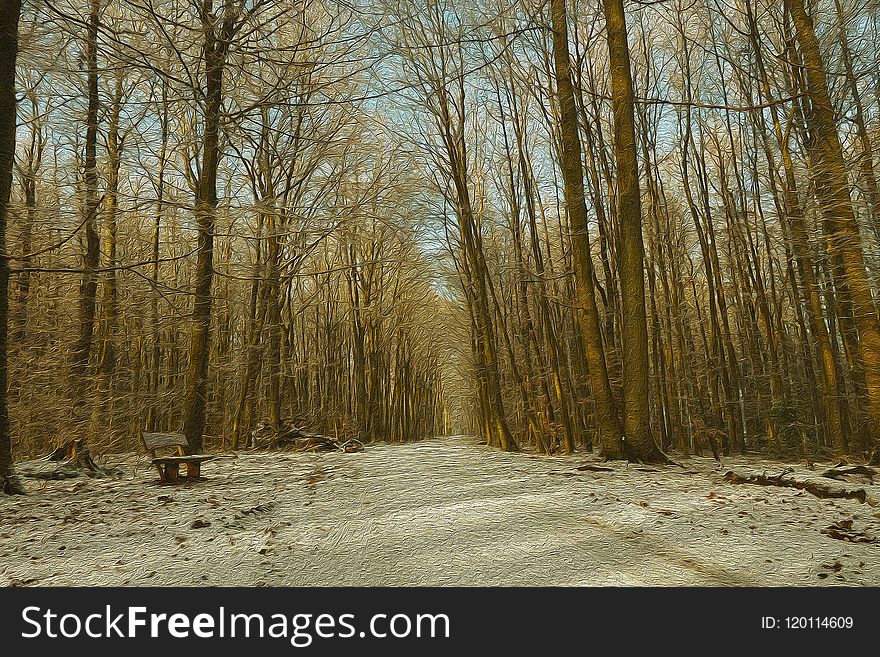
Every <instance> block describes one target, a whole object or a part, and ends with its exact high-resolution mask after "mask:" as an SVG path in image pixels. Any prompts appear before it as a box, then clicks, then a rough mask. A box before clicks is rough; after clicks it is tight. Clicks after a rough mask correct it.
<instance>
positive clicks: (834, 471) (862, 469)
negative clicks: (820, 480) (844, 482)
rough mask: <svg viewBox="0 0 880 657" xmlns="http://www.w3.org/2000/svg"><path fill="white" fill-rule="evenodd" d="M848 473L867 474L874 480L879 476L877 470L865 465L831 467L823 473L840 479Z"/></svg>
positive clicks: (830, 477)
mask: <svg viewBox="0 0 880 657" xmlns="http://www.w3.org/2000/svg"><path fill="white" fill-rule="evenodd" d="M846 475H865V476H866V477H868V478H869V479H872V480H873V478H874V477H876V476H877V471H876V470H874V469H873V468H869V467H867V466H864V465H853V466H850V467H848V468H840V467H833V468H829V469H828V470H826V471H825V472H823V473H822V476H823V477H828V478H829V479H840V478H841V477H844V476H846Z"/></svg>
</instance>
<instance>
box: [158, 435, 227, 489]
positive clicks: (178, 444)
mask: <svg viewBox="0 0 880 657" xmlns="http://www.w3.org/2000/svg"><path fill="white" fill-rule="evenodd" d="M141 436H142V437H143V440H144V447H145V448H146V450H147V451H148V452H149V453H150V456H152V457H153V465H155V466H156V469H157V470H158V471H159V479H160V480H161V481H162V482H163V483H169V484H174V483H177V482H178V481H179V475H180V464H181V463H182V464H184V465H185V466H186V478H187V479H198V478H199V477H200V476H201V467H202V463H203V462H204V461H210V460H212V459H214V458H216V457H214V456H209V455H208V454H190V455H187V454H186V453H185V452H184V448H186V447H188V446H189V443H188V442H187V440H186V436H184V435H183V434H181V433H149V432H147V431H144V432H143V433H142V434H141ZM163 447H175V448H177V455H176V456H156V450H157V449H161V448H163Z"/></svg>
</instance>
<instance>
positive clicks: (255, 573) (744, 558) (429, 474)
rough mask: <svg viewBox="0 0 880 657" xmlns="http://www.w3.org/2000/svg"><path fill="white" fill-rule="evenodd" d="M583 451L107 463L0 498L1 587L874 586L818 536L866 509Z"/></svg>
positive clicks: (866, 525)
mask: <svg viewBox="0 0 880 657" xmlns="http://www.w3.org/2000/svg"><path fill="white" fill-rule="evenodd" d="M589 459H590V457H589V456H588V455H585V454H579V455H575V456H571V457H550V458H548V457H539V456H532V455H524V454H504V453H501V452H498V451H495V450H492V449H489V448H486V447H484V446H480V445H477V444H476V443H475V441H474V440H473V439H470V438H465V437H453V438H446V439H437V440H430V441H423V442H419V443H413V444H408V445H380V446H375V447H370V448H368V449H367V450H366V451H365V452H361V453H357V454H341V453H321V454H306V453H277V452H276V453H242V454H239V455H238V457H237V458H235V459H222V460H218V461H213V462H211V463H207V464H205V465H204V466H203V474H204V475H206V477H207V479H206V480H204V481H200V482H198V483H195V484H183V485H179V486H160V485H158V483H156V481H157V476H156V472H155V470H153V469H152V468H151V467H150V466H149V464H148V463H147V461H146V460H145V457H141V458H140V461H139V464H138V468H137V470H136V472H135V469H134V467H133V466H134V457H133V456H132V455H129V456H127V457H123V456H120V457H117V458H115V459H114V458H111V459H110V460H109V463H110V464H112V465H119V466H120V467H122V468H123V469H124V471H125V472H126V475H125V476H124V477H123V478H121V479H88V478H85V477H82V476H81V477H78V478H75V479H68V480H64V481H50V482H45V483H44V482H41V481H38V480H35V479H27V480H26V483H27V486H28V489H29V491H30V495H28V496H27V497H14V498H9V497H0V585H6V586H8V585H16V584H18V585H21V584H32V585H144V586H160V585H173V584H181V585H192V586H203V585H209V586H210V585H244V586H251V585H269V586H274V585H296V586H318V585H466V586H467V585H501V586H507V585H517V586H522V585H525V586H532V585H734V586H737V585H777V586H778V585H817V584H863V585H864V584H867V585H873V586H876V585H880V544H877V543H873V544H870V543H850V542H844V541H841V540H835V539H832V538H830V537H828V536H826V535H824V534H822V533H820V530H821V529H822V528H824V527H827V526H829V525H831V524H832V523H834V522H838V521H840V520H846V519H850V520H853V523H854V524H853V527H854V528H857V529H859V530H861V531H864V532H865V533H866V534H868V535H871V536H877V535H878V534H880V513H878V511H880V509H878V508H876V507H871V506H868V505H866V504H860V503H859V502H857V501H855V500H820V499H818V498H816V497H814V496H812V495H811V494H809V493H807V492H804V491H799V490H795V489H791V488H767V487H762V486H752V485H733V484H728V483H725V482H724V481H723V480H722V476H721V475H722V473H723V470H719V469H718V468H716V464H715V463H714V461H712V460H711V459H707V458H703V459H700V458H692V459H688V460H686V461H683V465H684V466H685V468H684V469H682V468H678V467H673V466H670V467H663V468H638V467H636V466H632V465H629V466H627V465H625V464H622V463H614V464H611V467H613V469H614V471H613V472H597V471H591V470H577V469H576V468H577V467H578V466H580V465H582V464H584V463H586V462H588V460H589ZM744 463H746V462H745V461H739V460H737V459H729V462H727V463H726V464H725V465H728V466H732V465H737V464H744ZM755 463H756V462H755V461H754V460H750V461H748V464H749V465H752V466H754V464H755ZM32 465H33V464H22V467H25V468H26V467H28V466H32ZM766 467H767V468H768V470H769V471H778V470H779V468H780V466H779V465H774V464H769V463H768V464H766ZM871 488H873V489H874V490H876V489H877V488H878V487H877V486H872V487H871Z"/></svg>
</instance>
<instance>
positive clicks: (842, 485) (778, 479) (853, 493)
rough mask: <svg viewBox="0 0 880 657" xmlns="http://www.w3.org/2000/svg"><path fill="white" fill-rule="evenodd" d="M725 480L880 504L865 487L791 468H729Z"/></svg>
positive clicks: (733, 482) (823, 496)
mask: <svg viewBox="0 0 880 657" xmlns="http://www.w3.org/2000/svg"><path fill="white" fill-rule="evenodd" d="M724 480H725V481H727V482H730V483H732V484H756V485H759V486H782V487H788V488H798V489H800V490H805V491H807V492H808V493H812V494H813V495H815V496H816V497H820V498H845V499H854V500H858V501H859V502H862V503H867V504H869V505H871V506H877V505H878V504H880V501H878V500H877V499H876V498H875V497H873V496H872V495H871V494H870V493H869V492H868V491H867V490H866V489H865V488H864V487H862V486H855V485H853V484H849V483H846V482H840V481H837V480H834V479H831V480H829V479H827V478H822V477H816V476H812V477H809V476H808V477H804V476H799V475H796V474H794V471H793V470H792V469H791V468H786V469H784V470H782V471H781V472H780V473H779V474H777V475H768V474H767V472H766V471H764V472H736V471H734V470H728V471H727V472H726V473H725V474H724Z"/></svg>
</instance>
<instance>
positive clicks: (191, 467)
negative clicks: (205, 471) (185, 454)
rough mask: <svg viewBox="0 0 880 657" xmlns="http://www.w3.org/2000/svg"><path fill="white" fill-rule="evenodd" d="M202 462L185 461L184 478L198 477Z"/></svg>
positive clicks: (200, 472)
mask: <svg viewBox="0 0 880 657" xmlns="http://www.w3.org/2000/svg"><path fill="white" fill-rule="evenodd" d="M201 466H202V464H201V463H187V464H186V478H187V479H198V478H199V477H200V476H201V474H202V467H201Z"/></svg>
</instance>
